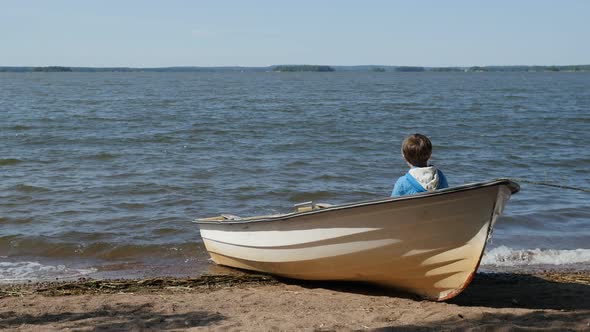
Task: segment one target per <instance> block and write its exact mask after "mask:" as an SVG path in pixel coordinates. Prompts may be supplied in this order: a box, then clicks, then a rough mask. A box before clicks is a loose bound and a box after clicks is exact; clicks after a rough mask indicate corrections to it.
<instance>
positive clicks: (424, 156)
mask: <svg viewBox="0 0 590 332" xmlns="http://www.w3.org/2000/svg"><path fill="white" fill-rule="evenodd" d="M402 153H403V155H404V158H405V159H406V161H407V162H409V163H410V164H412V165H413V166H417V167H426V166H428V165H427V163H428V159H430V156H431V155H432V143H431V142H430V140H429V139H428V137H426V136H424V135H422V134H412V135H410V136H408V137H406V139H405V140H404V142H403V143H402Z"/></svg>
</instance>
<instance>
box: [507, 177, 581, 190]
mask: <svg viewBox="0 0 590 332" xmlns="http://www.w3.org/2000/svg"><path fill="white" fill-rule="evenodd" d="M508 180H512V181H515V182H522V183H529V184H536V185H540V186H547V187H554V188H561V189H571V190H577V191H583V192H587V193H590V189H588V188H580V187H572V186H565V185H562V184H556V183H551V182H545V181H531V180H526V179H515V178H509V179H508Z"/></svg>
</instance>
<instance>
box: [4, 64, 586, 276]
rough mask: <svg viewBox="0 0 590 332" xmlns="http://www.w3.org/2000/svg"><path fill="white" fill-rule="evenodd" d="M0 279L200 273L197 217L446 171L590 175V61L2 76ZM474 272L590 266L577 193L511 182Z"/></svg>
mask: <svg viewBox="0 0 590 332" xmlns="http://www.w3.org/2000/svg"><path fill="white" fill-rule="evenodd" d="M0 114H1V117H0V280H3V281H5V282H6V281H11V280H39V279H47V278H71V277H78V276H81V275H90V276H93V277H118V276H152V275H192V274H197V273H202V272H205V271H210V270H211V269H214V268H215V267H212V266H211V264H210V263H209V262H208V255H207V254H206V252H205V251H204V247H203V245H202V243H201V241H200V239H199V232H198V227H197V226H196V225H195V224H193V223H191V222H190V221H191V220H192V219H194V218H197V217H206V216H212V215H217V214H219V213H232V214H237V215H243V216H248V215H258V214H268V213H276V212H286V211H289V210H290V209H291V206H292V204H294V203H298V202H302V201H308V200H319V201H322V202H329V203H333V204H337V203H344V202H351V201H359V200H367V199H375V198H381V197H384V196H388V195H389V193H390V192H391V189H392V186H393V183H394V182H395V180H396V179H397V177H399V176H401V175H403V174H404V173H405V172H406V170H407V169H406V166H405V163H404V162H403V161H402V159H401V157H400V152H399V150H400V144H401V141H402V140H403V138H404V137H405V136H406V135H408V134H410V133H414V132H419V133H423V134H426V135H428V136H429V137H430V138H431V140H432V142H433V144H434V151H433V159H432V163H433V164H435V165H437V166H438V167H440V168H441V169H442V170H443V171H444V172H445V174H446V176H447V178H448V180H449V184H450V185H451V186H453V185H460V184H464V183H469V182H478V181H483V180H489V179H494V178H499V177H511V178H524V179H528V180H532V181H549V182H554V183H559V184H565V185H570V186H576V187H582V188H590V175H589V174H590V147H589V146H588V144H589V143H590V74H588V73H358V72H357V73H341V72H335V73H272V72H269V73H26V74H13V73H0ZM482 263H483V268H484V269H485V268H489V269H494V268H495V267H498V268H501V267H502V266H504V267H505V266H520V267H527V268H529V267H530V268H534V267H539V266H551V267H553V268H574V269H576V268H587V267H588V266H590V194H589V193H586V192H580V191H573V190H563V189H557V188H550V187H543V186H537V185H529V184H526V183H523V184H522V191H521V192H520V193H519V194H517V195H515V196H513V198H512V199H511V201H510V202H509V204H508V207H507V210H506V213H505V216H504V217H502V218H501V219H500V221H499V222H498V224H497V227H496V229H495V231H494V237H493V239H492V241H491V243H490V244H489V245H488V253H487V254H486V256H485V257H484V260H483V262H482Z"/></svg>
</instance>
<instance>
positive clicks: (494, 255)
mask: <svg viewBox="0 0 590 332" xmlns="http://www.w3.org/2000/svg"><path fill="white" fill-rule="evenodd" d="M573 264H590V249H571V250H557V249H538V248H537V249H512V248H509V247H506V246H500V247H498V248H494V249H492V250H490V251H488V252H486V253H485V255H484V256H483V258H482V260H481V265H483V266H510V267H512V266H531V265H573Z"/></svg>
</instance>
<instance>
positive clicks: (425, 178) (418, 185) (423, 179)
mask: <svg viewBox="0 0 590 332" xmlns="http://www.w3.org/2000/svg"><path fill="white" fill-rule="evenodd" d="M431 155H432V143H431V142H430V140H429V139H428V137H426V136H424V135H421V134H413V135H410V136H408V137H406V139H405V140H404V141H403V143H402V157H403V158H404V160H405V161H406V163H407V164H408V166H410V170H409V171H408V173H406V175H404V176H402V177H400V178H399V179H398V180H397V182H396V183H395V186H393V191H392V192H391V196H392V197H393V196H402V195H411V194H417V193H421V192H425V191H434V190H436V189H442V188H448V186H449V185H448V184H447V178H446V177H445V175H444V174H443V172H441V171H440V170H438V169H436V167H434V166H428V159H430V156H431Z"/></svg>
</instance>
